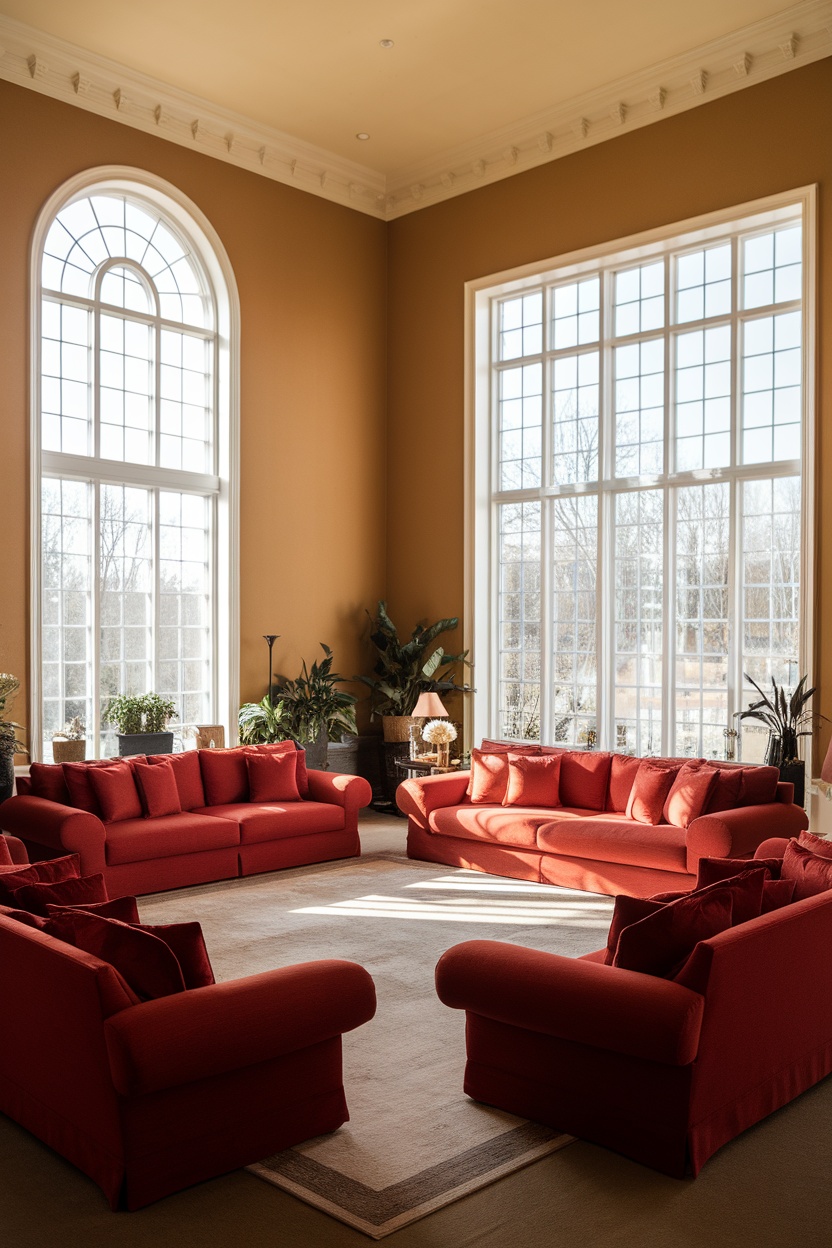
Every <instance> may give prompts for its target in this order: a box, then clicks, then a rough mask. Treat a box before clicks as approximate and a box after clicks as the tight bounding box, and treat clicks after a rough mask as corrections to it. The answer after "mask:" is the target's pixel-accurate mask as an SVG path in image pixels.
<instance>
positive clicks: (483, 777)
mask: <svg viewBox="0 0 832 1248" xmlns="http://www.w3.org/2000/svg"><path fill="white" fill-rule="evenodd" d="M507 787H508V750H493V751H486V750H476V749H474V750H472V751H471V778H470V780H469V781H468V788H467V790H466V793H467V796H468V797H469V798H470V799H471V803H472V805H474V806H484V805H488V806H491V805H494V804H496V805H501V804H502V801H503V798H504V797H505V795H506V788H507Z"/></svg>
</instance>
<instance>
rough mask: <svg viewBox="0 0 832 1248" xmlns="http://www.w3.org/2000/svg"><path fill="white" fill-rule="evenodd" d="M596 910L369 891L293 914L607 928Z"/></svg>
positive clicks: (581, 905)
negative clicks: (416, 896) (386, 894)
mask: <svg viewBox="0 0 832 1248" xmlns="http://www.w3.org/2000/svg"><path fill="white" fill-rule="evenodd" d="M593 909H596V910H597V909H599V907H598V906H593V905H592V903H578V905H577V906H576V905H569V904H564V903H563V902H558V901H557V900H556V899H552V900H551V901H541V902H539V903H536V902H533V901H528V900H527V901H522V902H521V901H517V902H512V901H509V900H504V899H502V898H496V897H457V898H454V899H453V900H451V899H449V900H448V901H444V900H443V901H438V900H437V901H433V900H427V901H420V900H418V899H416V898H410V897H408V898H403V897H386V896H384V895H383V894H377V893H371V894H368V895H367V896H365V897H355V898H353V899H352V900H350V901H337V902H333V903H332V905H329V906H304V907H303V908H301V909H298V910H293V911H292V912H291V913H293V914H320V915H329V916H331V917H332V918H346V917H349V918H376V919H378V918H385V919H391V918H395V919H418V920H422V921H428V922H429V921H437V920H439V921H442V922H449V921H450V922H460V923H463V922H464V923H499V924H511V925H512V926H514V927H516V926H521V925H526V924H529V925H532V926H558V925H568V926H570V927H597V928H599V929H606V928H608V927H609V913H608V911H607V909H606V908H604V910H603V912H600V913H598V914H597V915H592V914H588V913H586V911H588V910H593Z"/></svg>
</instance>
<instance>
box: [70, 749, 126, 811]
mask: <svg viewBox="0 0 832 1248" xmlns="http://www.w3.org/2000/svg"><path fill="white" fill-rule="evenodd" d="M122 766H124V764H123V763H120V762H118V760H117V759H110V758H101V759H93V760H92V761H91V762H88V763H61V770H62V771H63V773H64V780H65V782H66V787H67V791H68V793H69V805H70V806H74V807H75V808H76V809H77V810H86V811H87V812H88V813H89V814H91V815H97V816H98V818H99V819H100V818H101V817H102V816H101V806H100V805H99V802H98V798H97V797H96V795H95V791H94V789H93V787H92V783H91V781H90V775H91V774H92V770H93V768H96V767H122Z"/></svg>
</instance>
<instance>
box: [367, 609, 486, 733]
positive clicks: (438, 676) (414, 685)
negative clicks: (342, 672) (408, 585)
mask: <svg viewBox="0 0 832 1248" xmlns="http://www.w3.org/2000/svg"><path fill="white" fill-rule="evenodd" d="M458 625H459V619H458V618H457V617H456V616H452V617H450V618H448V619H444V620H437V622H436V623H435V624H430V625H422V624H417V625H416V627H415V628H414V629H413V632H412V633H411V634H410V637H409V638H408V640H407V641H405V642H402V641H401V640H400V639H399V633H398V629H397V628H396V626H395V624H394V623H393V621H392V620H391V619H390V616H389V615H388V614H387V604H386V603H385V602H379V604H378V610H377V612H376V617H375V619H374V620H373V631H372V632H371V634H370V641H371V642H372V643H373V646H374V647H375V651H376V655H377V660H376V665H375V667H374V668H373V674H372V675H371V676H356V677H355V679H356V680H360V681H361V682H362V684H365V685H368V686H369V688H370V690H371V692H372V711H371V718H375V717H376V716H377V715H378V716H381V724H382V731H383V734H384V740H385V741H408V740H409V734H410V727H411V725H412V723H413V708H414V707H415V705H416V703H417V702H418V700H419V694H421V693H439V694H442V693H451V692H453V691H456V692H458V693H470V692H471V689H470V686H468V685H459V684H457V683H456V681H455V679H454V677H453V671H454V668H455V667H456V666H457V664H459V663H461V664H463V665H465V664H467V662H468V660H467V655H468V651H467V650H463V651H462V653H461V654H447V653H446V652H445V650H444V649H443V647H442V646H441V645H440V646H434V642H435V641H436V638H437V637H439V636H441V634H442V633H450V632H452V631H453V630H454V629H455V628H457V627H458Z"/></svg>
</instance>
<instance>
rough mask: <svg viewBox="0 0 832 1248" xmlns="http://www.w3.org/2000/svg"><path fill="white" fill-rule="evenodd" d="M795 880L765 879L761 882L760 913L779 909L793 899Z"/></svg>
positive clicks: (795, 888)
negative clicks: (761, 902) (761, 901)
mask: <svg viewBox="0 0 832 1248" xmlns="http://www.w3.org/2000/svg"><path fill="white" fill-rule="evenodd" d="M796 890H797V880H766V881H765V882H764V884H763V904H762V906H761V907H760V914H768V913H769V911H771V910H781V909H782V908H783V906H790V905H791V903H792V902H793V901H794V895H795V892H796Z"/></svg>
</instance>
